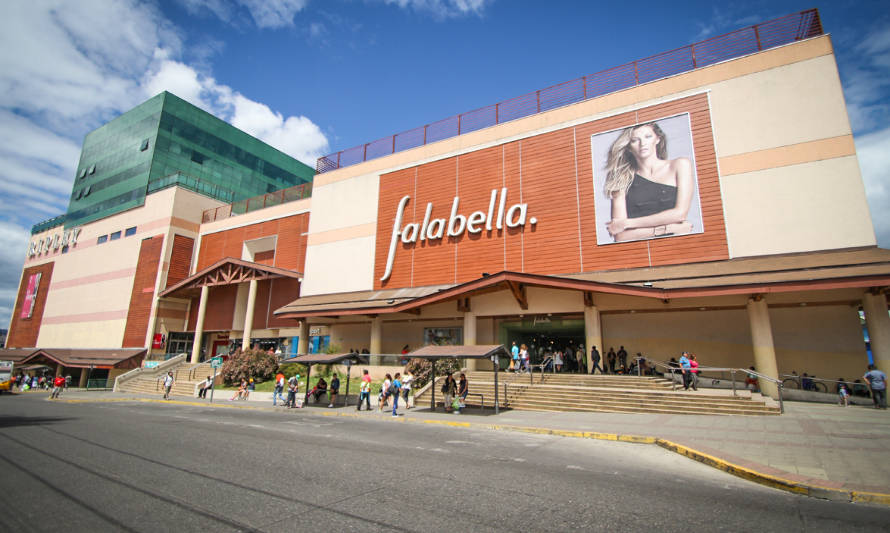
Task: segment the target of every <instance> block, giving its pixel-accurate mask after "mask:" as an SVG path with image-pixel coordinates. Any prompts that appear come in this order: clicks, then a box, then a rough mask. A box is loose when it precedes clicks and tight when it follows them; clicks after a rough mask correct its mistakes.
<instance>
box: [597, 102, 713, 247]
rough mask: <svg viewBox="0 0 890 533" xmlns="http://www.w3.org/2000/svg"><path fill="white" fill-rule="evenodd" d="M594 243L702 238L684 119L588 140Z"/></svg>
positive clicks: (687, 125)
mask: <svg viewBox="0 0 890 533" xmlns="http://www.w3.org/2000/svg"><path fill="white" fill-rule="evenodd" d="M590 149H591V157H592V158H593V190H594V196H595V198H596V200H595V201H596V208H595V213H596V229H597V231H596V236H597V237H596V241H597V244H598V245H604V244H612V243H616V242H627V241H639V240H648V239H662V238H667V237H672V236H675V235H689V234H693V233H702V232H703V231H704V227H703V224H702V214H701V200H700V198H699V191H698V175H697V173H696V168H695V152H694V149H693V146H692V129H691V127H690V122H689V114H688V113H683V114H681V115H677V116H673V117H668V118H663V119H658V120H653V121H649V122H644V123H638V124H632V125H629V126H627V127H624V128H620V129H614V130H610V131H606V132H603V133H597V134H594V135H591V136H590Z"/></svg>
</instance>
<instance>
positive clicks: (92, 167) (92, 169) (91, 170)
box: [90, 165, 96, 175]
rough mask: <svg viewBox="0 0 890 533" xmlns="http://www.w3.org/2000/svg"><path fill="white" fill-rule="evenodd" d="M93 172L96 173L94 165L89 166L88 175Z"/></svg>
mask: <svg viewBox="0 0 890 533" xmlns="http://www.w3.org/2000/svg"><path fill="white" fill-rule="evenodd" d="M95 173H96V165H93V166H91V167H90V175H93V174H95Z"/></svg>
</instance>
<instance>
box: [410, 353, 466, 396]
mask: <svg viewBox="0 0 890 533" xmlns="http://www.w3.org/2000/svg"><path fill="white" fill-rule="evenodd" d="M432 368H433V365H432V364H431V363H430V361H429V360H427V359H411V360H410V361H408V364H407V365H405V372H411V375H412V376H414V384H413V385H412V387H413V388H414V389H415V390H416V389H420V388H421V387H423V386H425V385H426V384H427V383H429V381H430V373H431V371H432ZM458 370H460V361H459V360H457V359H455V358H449V359H439V360H438V361H436V377H441V376H444V375H445V374H448V373H452V374H453V373H455V372H457V371H458Z"/></svg>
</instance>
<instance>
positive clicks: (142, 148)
mask: <svg viewBox="0 0 890 533" xmlns="http://www.w3.org/2000/svg"><path fill="white" fill-rule="evenodd" d="M146 150H148V139H145V140H144V141H142V144H141V145H140V146H139V151H140V152H144V151H146Z"/></svg>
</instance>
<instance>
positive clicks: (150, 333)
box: [145, 296, 161, 353]
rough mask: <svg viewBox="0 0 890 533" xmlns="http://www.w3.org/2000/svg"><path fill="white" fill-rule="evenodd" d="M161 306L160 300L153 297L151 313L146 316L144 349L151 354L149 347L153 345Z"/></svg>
mask: <svg viewBox="0 0 890 533" xmlns="http://www.w3.org/2000/svg"><path fill="white" fill-rule="evenodd" d="M160 306H161V299H160V298H158V297H157V296H155V297H154V298H153V299H152V302H151V311H150V312H149V315H148V329H147V330H146V332H145V349H146V350H148V353H151V346H152V344H153V343H154V337H155V327H157V322H158V309H159V308H160Z"/></svg>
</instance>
